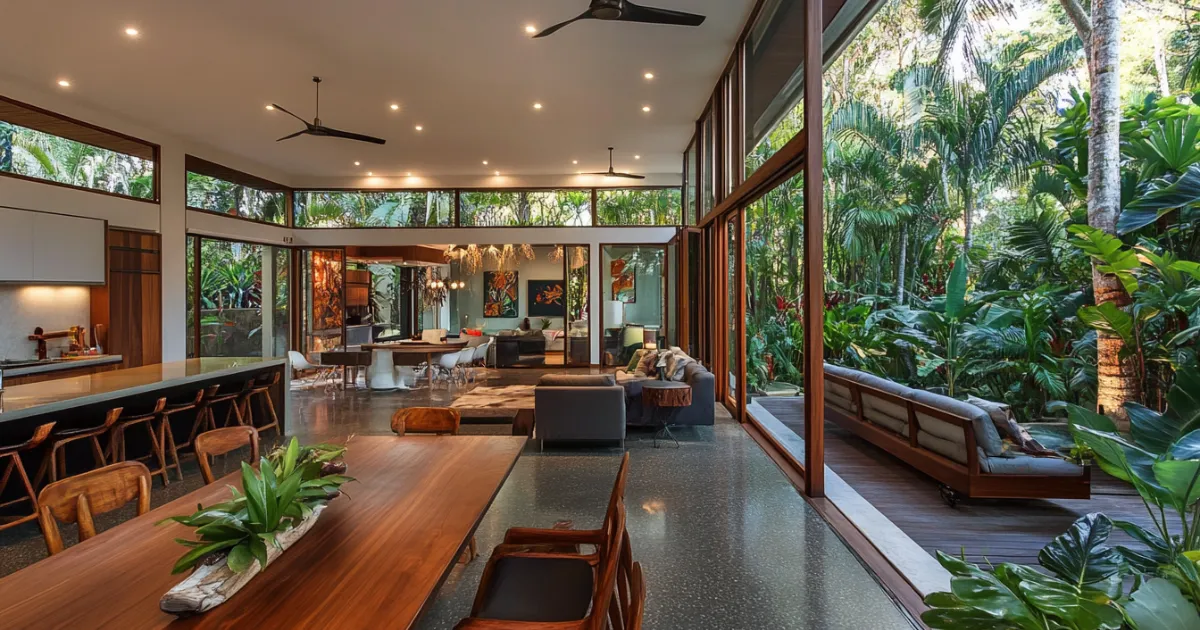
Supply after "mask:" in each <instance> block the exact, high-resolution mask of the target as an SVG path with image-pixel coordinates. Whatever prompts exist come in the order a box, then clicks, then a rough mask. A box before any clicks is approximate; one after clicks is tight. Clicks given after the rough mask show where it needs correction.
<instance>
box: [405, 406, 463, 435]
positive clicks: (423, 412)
mask: <svg viewBox="0 0 1200 630" xmlns="http://www.w3.org/2000/svg"><path fill="white" fill-rule="evenodd" d="M460 422H462V416H461V415H459V413H458V410H457V409H450V408H449V407H408V408H405V409H397V410H396V413H394V414H392V431H393V432H395V433H396V434H397V435H404V434H406V433H434V434H437V435H458V426H459V423H460Z"/></svg>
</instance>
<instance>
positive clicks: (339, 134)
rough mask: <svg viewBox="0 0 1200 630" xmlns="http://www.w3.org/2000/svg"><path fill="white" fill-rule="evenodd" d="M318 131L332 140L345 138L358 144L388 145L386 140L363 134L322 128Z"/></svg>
mask: <svg viewBox="0 0 1200 630" xmlns="http://www.w3.org/2000/svg"><path fill="white" fill-rule="evenodd" d="M318 129H319V130H320V131H321V132H323V133H322V134H321V135H325V136H329V137H331V138H343V139H346V140H357V141H358V142H370V143H371V144H386V143H387V140H384V139H382V138H376V137H374V136H366V135H363V134H361V133H353V132H350V131H342V130H341V129H334V128H332V127H325V126H322V127H318Z"/></svg>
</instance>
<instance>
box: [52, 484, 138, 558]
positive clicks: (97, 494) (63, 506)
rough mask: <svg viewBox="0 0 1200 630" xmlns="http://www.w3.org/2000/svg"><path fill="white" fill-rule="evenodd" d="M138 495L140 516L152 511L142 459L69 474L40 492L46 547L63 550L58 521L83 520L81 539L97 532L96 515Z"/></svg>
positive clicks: (55, 551) (54, 550)
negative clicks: (94, 520) (73, 474)
mask: <svg viewBox="0 0 1200 630" xmlns="http://www.w3.org/2000/svg"><path fill="white" fill-rule="evenodd" d="M134 498H136V499H137V513H138V516H141V515H143V514H145V513H146V512H149V511H150V471H149V470H146V465H145V464H143V463H141V462H120V463H116V464H112V465H110V466H105V467H103V468H97V469H96V470H90V471H88V472H85V473H83V474H82V475H75V476H74V477H68V478H66V479H63V480H61V481H56V482H54V483H52V484H50V485H48V486H46V487H45V488H42V492H41V494H39V495H38V523H39V524H40V525H41V526H42V536H44V537H45V538H46V550H47V551H49V552H50V555H54V554H56V553H58V552H60V551H62V550H63V541H62V534H61V533H60V532H59V531H58V522H59V521H62V522H64V523H79V542H83V541H85V540H87V539H89V538H91V537H92V536H95V535H96V524H95V522H93V520H92V517H93V516H95V515H97V514H103V513H105V512H111V511H113V510H115V509H117V508H119V507H121V506H123V505H125V504H126V503H129V502H130V501H132V500H133V499H134Z"/></svg>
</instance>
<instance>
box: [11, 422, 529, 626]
mask: <svg viewBox="0 0 1200 630" xmlns="http://www.w3.org/2000/svg"><path fill="white" fill-rule="evenodd" d="M525 444H526V439H525V438H520V437H507V436H412V437H387V436H375V437H355V438H353V439H351V440H350V442H349V444H348V450H347V451H346V455H345V460H346V464H347V466H348V468H349V470H348V472H347V474H349V475H351V476H353V477H355V478H356V479H357V481H355V482H351V483H348V484H346V485H345V486H344V487H343V490H344V491H345V493H346V494H347V495H349V498H347V497H340V498H337V499H335V500H333V501H332V502H330V504H329V507H327V508H326V509H325V510H324V512H323V513H322V515H321V517H320V519H319V520H318V521H317V522H316V524H315V525H314V526H313V528H312V530H310V531H309V532H308V534H307V535H305V536H304V537H303V538H301V539H300V540H299V541H297V542H296V543H295V544H294V545H293V546H292V547H290V548H289V549H288V550H287V551H285V552H284V553H283V555H282V556H280V557H279V558H278V559H277V560H275V561H274V562H272V563H271V564H270V566H268V567H267V569H266V570H265V571H263V572H262V573H260V574H259V575H258V576H257V577H255V578H254V579H253V580H251V581H250V583H249V584H248V585H247V586H246V587H245V588H243V589H242V590H241V591H239V592H238V593H237V594H236V595H234V596H233V597H232V598H231V599H230V600H229V601H227V602H225V603H224V604H222V605H221V606H218V607H216V608H214V609H213V610H210V611H209V612H206V613H204V614H201V615H198V616H194V617H189V618H176V617H174V616H172V615H169V614H167V613H164V612H162V611H161V610H159V607H158V602H159V599H160V598H161V597H162V595H163V593H166V592H167V590H169V589H170V588H171V587H173V586H175V585H176V584H178V583H179V582H180V581H182V580H183V579H184V578H185V577H186V576H185V575H171V566H172V565H173V564H174V563H175V560H176V559H177V558H178V557H179V556H181V555H182V554H183V552H184V551H185V550H186V548H185V547H184V546H183V545H180V544H179V543H177V542H175V541H174V539H175V538H193V535H192V531H191V529H190V528H188V527H185V526H183V525H180V524H178V523H174V522H169V523H164V524H162V525H155V523H157V522H159V521H161V520H163V519H165V518H167V517H169V516H173V515H177V514H190V513H191V512H192V511H193V510H195V509H196V504H197V503H201V504H204V505H208V504H212V503H216V502H219V501H223V500H226V499H227V498H228V497H229V488H228V487H226V486H227V484H230V485H234V486H240V473H233V474H230V475H228V476H226V477H225V478H223V479H219V480H218V481H217V482H216V483H214V484H210V485H208V486H205V487H204V488H201V489H200V490H197V491H195V492H192V493H190V494H187V495H185V496H183V497H180V498H179V499H176V500H174V501H172V502H170V503H167V504H166V505H163V506H161V507H159V508H156V509H154V510H151V511H150V512H148V513H146V514H144V515H142V516H139V517H136V518H133V519H132V520H129V521H126V522H124V523H122V524H120V525H117V526H115V527H113V528H111V529H109V530H107V531H104V532H102V533H100V534H99V535H97V536H96V537H94V538H91V539H89V540H87V541H84V542H82V543H79V544H77V545H75V546H73V547H70V548H69V549H67V550H66V551H63V552H62V553H59V554H56V555H54V556H51V557H49V558H46V559H45V560H42V561H41V562H38V563H36V564H33V565H31V566H29V567H26V568H24V569H21V570H20V571H17V572H16V573H13V574H11V575H9V576H7V577H5V578H3V579H0V627H4V628H124V629H133V628H163V627H172V628H232V627H260V628H262V627H271V628H409V627H412V626H413V624H414V623H415V622H416V620H417V619H419V618H420V616H421V614H422V613H423V612H424V611H425V610H426V608H427V607H428V606H429V604H430V603H431V601H432V600H433V599H434V596H435V595H436V593H437V591H438V589H439V587H440V586H441V584H442V582H443V581H444V580H445V578H446V576H447V574H448V573H449V572H450V569H451V568H453V567H454V565H455V562H456V560H457V559H458V557H459V554H460V553H461V552H462V550H463V549H464V548H465V546H466V544H467V542H468V541H469V540H470V539H471V536H473V535H474V532H475V528H476V527H477V526H478V525H479V522H480V520H481V519H482V518H483V515H484V513H486V512H487V510H488V508H489V506H490V505H491V504H492V500H493V499H494V498H495V497H496V493H497V492H499V490H500V486H501V485H503V483H504V481H505V479H506V478H507V477H508V475H509V473H510V472H511V471H512V468H513V466H514V465H515V464H516V461H517V458H518V457H519V456H520V454H521V450H522V449H523V448H524V446H525ZM468 613H469V611H467V610H463V615H464V616H466V615H467V614H468Z"/></svg>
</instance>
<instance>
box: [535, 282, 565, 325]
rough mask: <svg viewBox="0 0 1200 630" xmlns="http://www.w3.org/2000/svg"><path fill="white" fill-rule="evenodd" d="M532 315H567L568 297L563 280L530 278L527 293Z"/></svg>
mask: <svg viewBox="0 0 1200 630" xmlns="http://www.w3.org/2000/svg"><path fill="white" fill-rule="evenodd" d="M526 296H527V297H526V298H525V299H527V300H529V308H527V309H526V312H527V313H529V316H530V317H566V316H567V298H566V289H565V287H564V286H563V281H562V280H530V281H529V291H528V292H527V293H526Z"/></svg>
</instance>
